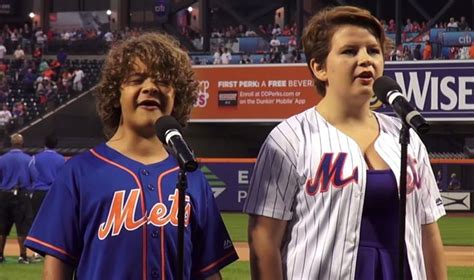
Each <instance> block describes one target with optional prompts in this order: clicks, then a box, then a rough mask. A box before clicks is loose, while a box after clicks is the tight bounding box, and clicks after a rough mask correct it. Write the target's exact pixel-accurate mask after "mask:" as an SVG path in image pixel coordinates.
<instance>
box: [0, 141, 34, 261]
mask: <svg viewBox="0 0 474 280" xmlns="http://www.w3.org/2000/svg"><path fill="white" fill-rule="evenodd" d="M10 141H11V150H10V151H9V152H7V153H6V154H4V155H3V156H1V157H0V178H1V183H0V249H1V251H0V253H1V254H0V263H2V262H4V261H5V258H4V256H3V250H4V249H5V242H6V240H7V236H8V235H9V234H10V230H11V228H12V226H13V224H15V227H16V230H17V235H18V244H19V245H20V257H19V258H18V262H19V263H21V264H28V263H29V259H28V257H27V256H26V247H25V246H24V245H23V242H24V241H25V237H26V235H27V233H28V230H29V229H30V226H31V220H32V210H31V201H30V196H29V195H30V189H31V186H32V182H33V176H34V175H33V174H34V167H32V166H31V163H32V162H31V157H30V156H29V155H27V154H25V153H24V152H23V151H22V150H21V148H22V147H23V136H22V135H21V134H13V135H12V136H11V138H10Z"/></svg>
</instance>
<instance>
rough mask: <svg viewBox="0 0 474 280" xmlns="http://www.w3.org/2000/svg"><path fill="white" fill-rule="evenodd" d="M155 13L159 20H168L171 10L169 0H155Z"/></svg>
mask: <svg viewBox="0 0 474 280" xmlns="http://www.w3.org/2000/svg"><path fill="white" fill-rule="evenodd" d="M154 10H155V15H156V18H157V20H158V21H160V22H164V21H167V20H168V14H169V10H170V3H169V0H155V7H154Z"/></svg>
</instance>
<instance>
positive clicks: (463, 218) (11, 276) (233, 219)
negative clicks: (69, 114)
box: [0, 213, 474, 280]
mask: <svg viewBox="0 0 474 280" xmlns="http://www.w3.org/2000/svg"><path fill="white" fill-rule="evenodd" d="M222 216H223V218H224V221H225V223H226V226H227V229H228V230H229V232H230V235H231V237H232V240H233V241H234V243H235V246H236V248H237V251H238V253H239V256H240V260H239V261H238V262H235V263H233V264H231V265H229V266H228V267H226V268H225V269H224V270H223V271H222V276H223V279H231V280H244V279H250V266H249V262H248V247H247V216H246V215H243V214H233V213H223V215H222ZM439 226H440V230H441V235H442V238H443V243H444V245H445V254H446V260H447V263H448V275H449V279H455V280H464V279H466V280H468V279H469V280H472V279H474V215H472V214H450V215H448V216H446V217H443V218H442V219H441V220H440V221H439ZM15 235H16V233H15V232H12V234H11V236H10V239H9V240H8V242H7V248H6V250H5V255H6V256H8V257H7V261H6V262H5V263H4V264H0V280H17V279H25V280H30V279H31V280H33V279H35V280H36V279H41V273H42V270H43V265H42V262H40V263H33V264H30V265H20V264H18V263H17V262H16V259H17V254H18V246H17V244H16V240H15Z"/></svg>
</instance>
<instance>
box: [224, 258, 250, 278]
mask: <svg viewBox="0 0 474 280" xmlns="http://www.w3.org/2000/svg"><path fill="white" fill-rule="evenodd" d="M221 274H222V279H224V280H247V279H250V263H249V262H243V261H238V262H233V263H231V264H230V265H228V266H226V267H225V268H224V269H223V270H222V271H221Z"/></svg>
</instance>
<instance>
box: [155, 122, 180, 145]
mask: <svg viewBox="0 0 474 280" xmlns="http://www.w3.org/2000/svg"><path fill="white" fill-rule="evenodd" d="M155 129H156V134H157V135H158V138H159V139H160V141H161V143H163V144H166V132H167V131H168V130H170V129H175V130H178V131H179V132H180V133H181V125H180V124H179V122H178V121H177V120H176V119H175V118H173V117H172V116H162V117H160V118H159V119H158V120H157V121H156V124H155Z"/></svg>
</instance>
